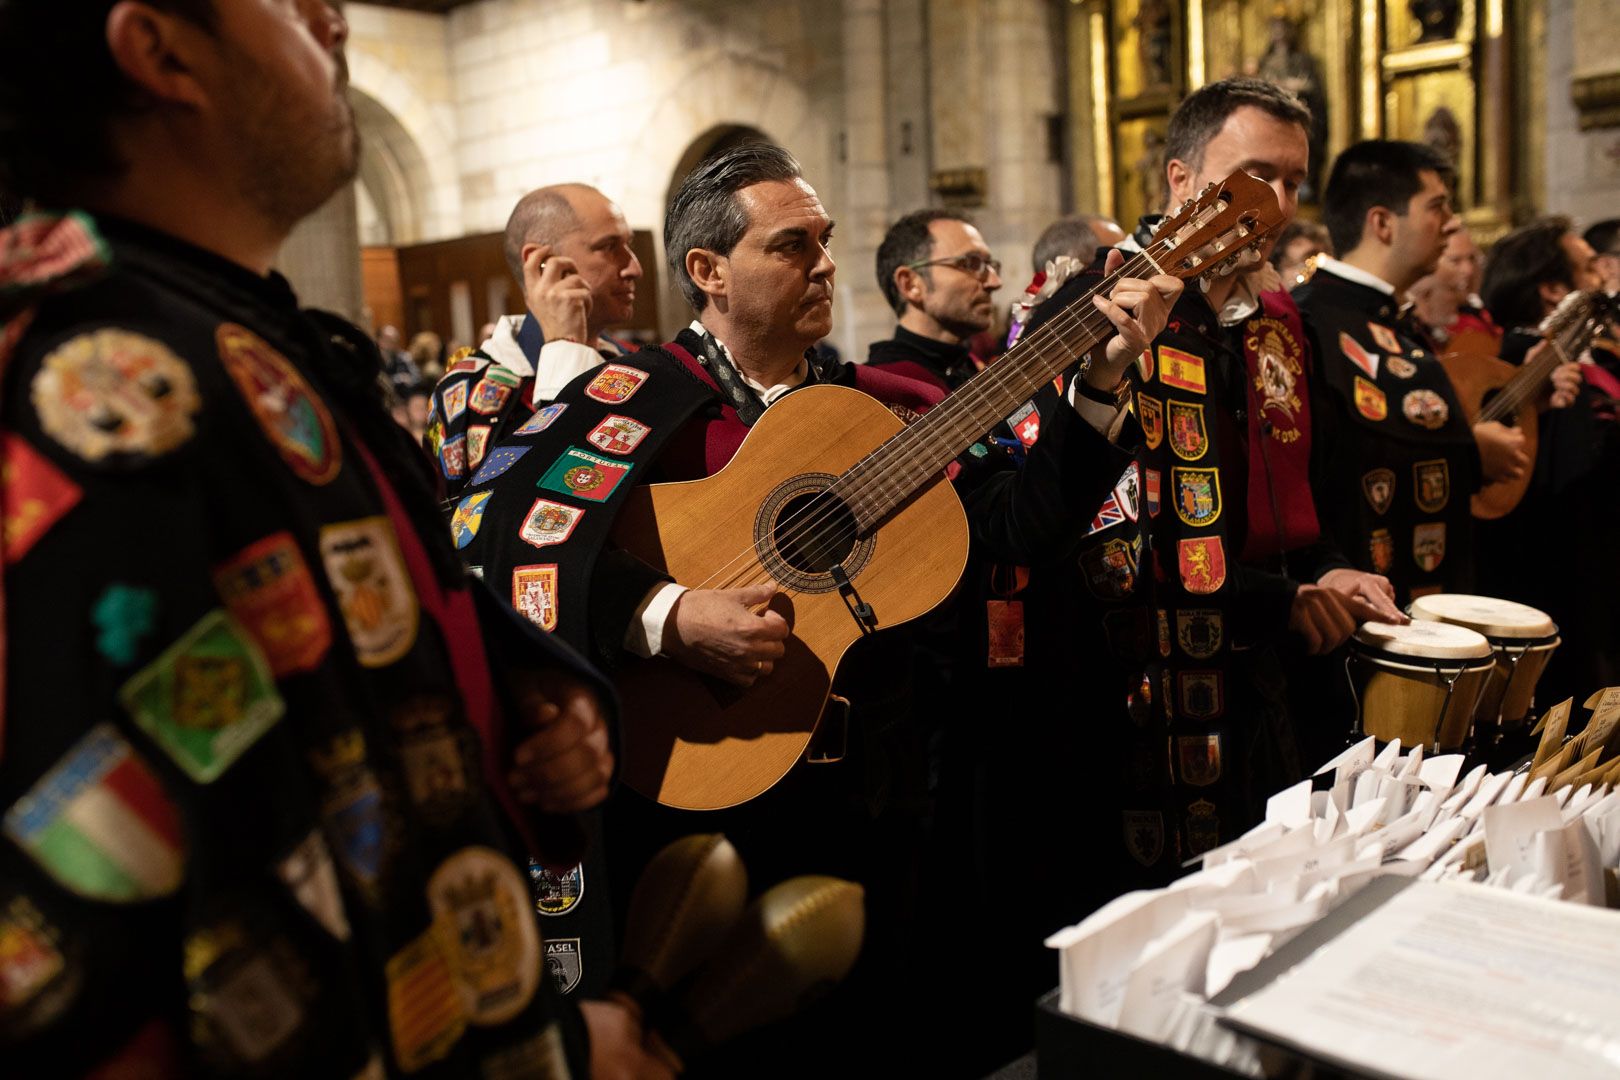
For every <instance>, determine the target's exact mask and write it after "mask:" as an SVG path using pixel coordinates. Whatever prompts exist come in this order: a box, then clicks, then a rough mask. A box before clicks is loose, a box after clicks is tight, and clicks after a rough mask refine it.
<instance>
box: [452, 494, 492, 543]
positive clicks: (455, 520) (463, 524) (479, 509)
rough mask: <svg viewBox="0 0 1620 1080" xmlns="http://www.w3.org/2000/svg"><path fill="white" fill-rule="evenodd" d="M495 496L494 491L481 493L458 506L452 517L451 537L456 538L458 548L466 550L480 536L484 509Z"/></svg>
mask: <svg viewBox="0 0 1620 1080" xmlns="http://www.w3.org/2000/svg"><path fill="white" fill-rule="evenodd" d="M494 494H495V493H494V492H493V491H480V492H478V493H477V494H474V495H468V496H467V497H466V498H465V499H462V500H461V501H460V502H459V503H457V504H456V510H455V513H453V514H451V515H450V535H451V536H452V537H454V539H455V541H456V547H458V548H464V547H466V546H467V545H469V544H471V543H472V542H473V537H475V536H477V535H478V526H480V525H482V524H483V523H484V508H485V507H486V506H487V505H488V504H489V500H490V499H491V497H493V496H494Z"/></svg>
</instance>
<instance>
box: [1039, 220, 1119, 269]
mask: <svg viewBox="0 0 1620 1080" xmlns="http://www.w3.org/2000/svg"><path fill="white" fill-rule="evenodd" d="M1124 239H1125V230H1124V229H1122V228H1120V227H1119V223H1118V222H1116V221H1115V220H1114V219H1113V218H1109V217H1104V216H1103V215H1101V214H1073V215H1071V216H1069V217H1064V218H1058V219H1057V220H1056V221H1054V222H1052V224H1050V225H1048V226H1047V227H1046V228H1045V229H1044V230H1042V232H1041V235H1040V239H1038V240H1036V241H1035V251H1034V252H1033V254H1032V255H1031V257H1030V262H1031V263H1032V264H1033V269H1034V271H1035V273H1037V274H1039V273H1040V272H1041V271H1043V270H1045V269H1046V265H1047V264H1048V263H1050V262H1053V261H1055V260H1056V259H1057V257H1058V256H1059V255H1067V256H1069V257H1070V258H1072V259H1075V260H1076V261H1078V262H1079V263H1081V264H1082V265H1084V264H1085V263H1089V262H1090V261H1091V260H1092V259H1093V258H1095V257H1096V255H1097V251H1098V249H1099V248H1111V247H1113V246H1114V245H1116V244H1119V243H1121V242H1123V241H1124Z"/></svg>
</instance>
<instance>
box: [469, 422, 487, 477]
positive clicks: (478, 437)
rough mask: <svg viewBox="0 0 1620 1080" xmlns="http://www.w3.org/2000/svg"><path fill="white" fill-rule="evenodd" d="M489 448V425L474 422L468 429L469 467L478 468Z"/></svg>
mask: <svg viewBox="0 0 1620 1080" xmlns="http://www.w3.org/2000/svg"><path fill="white" fill-rule="evenodd" d="M488 448H489V425H488V424H474V425H473V426H472V427H469V428H468V429H467V468H469V469H476V468H478V463H479V462H481V461H483V460H484V451H485V450H487V449H488Z"/></svg>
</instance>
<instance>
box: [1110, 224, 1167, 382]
mask: <svg viewBox="0 0 1620 1080" xmlns="http://www.w3.org/2000/svg"><path fill="white" fill-rule="evenodd" d="M1124 264H1125V256H1124V255H1123V254H1121V253H1120V251H1119V249H1118V248H1115V249H1114V250H1113V251H1110V252H1109V253H1108V258H1107V259H1106V260H1104V262H1103V273H1104V274H1105V275H1106V274H1112V273H1113V272H1114V271H1116V270H1118V269H1119V268H1120V267H1121V266H1123V265H1124ZM1181 288H1182V281H1181V279H1180V278H1178V277H1172V276H1171V275H1169V274H1154V275H1153V276H1152V277H1150V278H1146V279H1143V278H1131V277H1127V278H1120V279H1119V281H1117V282H1116V283H1115V284H1114V290H1113V292H1111V293H1109V294H1108V296H1107V297H1102V296H1097V297H1093V298H1092V303H1094V304H1096V306H1097V310H1098V311H1100V312H1102V313H1103V314H1104V315H1106V316H1108V321H1109V322H1111V323H1113V324H1114V331H1115V333H1114V336H1113V337H1111V338H1109V339H1108V345H1107V348H1106V349H1104V353H1105V355H1106V357H1107V364H1106V367H1105V368H1104V369H1103V370H1102V371H1095V370H1094V372H1093V376H1092V377H1088V380H1087V381H1089V382H1091V383H1092V385H1094V386H1097V387H1099V388H1106V386H1117V385H1118V384H1119V380H1120V379H1121V378H1123V377H1124V375H1125V368H1126V367H1127V366H1128V365H1129V364H1131V363H1132V362H1133V361H1135V360H1136V358H1137V357H1138V356H1141V355H1142V351H1143V350H1144V349H1146V348H1147V347H1148V346H1149V345H1151V344H1152V343H1153V339H1154V338H1156V337H1158V336H1159V334H1160V333H1162V332H1163V330H1164V327H1165V324H1166V323H1168V322H1169V321H1170V308H1171V306H1172V305H1174V304H1175V302H1176V298H1177V297H1179V296H1180V295H1181ZM1110 377H1111V381H1109V380H1110ZM1105 383H1106V386H1105Z"/></svg>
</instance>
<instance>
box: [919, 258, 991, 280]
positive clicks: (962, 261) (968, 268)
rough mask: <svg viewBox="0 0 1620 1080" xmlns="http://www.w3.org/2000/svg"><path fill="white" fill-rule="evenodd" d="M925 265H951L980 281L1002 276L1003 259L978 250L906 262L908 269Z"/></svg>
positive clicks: (920, 267)
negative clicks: (989, 256) (945, 257)
mask: <svg viewBox="0 0 1620 1080" xmlns="http://www.w3.org/2000/svg"><path fill="white" fill-rule="evenodd" d="M925 266H949V267H953V268H955V269H957V270H960V271H962V272H963V273H964V274H972V275H973V276H974V277H976V278H978V279H979V280H980V281H986V280H988V279H989V277H990V275H991V274H995V275H996V276H997V277H1000V276H1001V260H1000V259H991V258H987V257H986V256H984V255H980V254H979V253H978V252H977V251H969V252H967V253H966V254H963V255H952V256H951V257H950V258H948V259H923V260H921V261H919V262H911V263H906V269H908V270H921V269H922V268H923V267H925Z"/></svg>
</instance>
